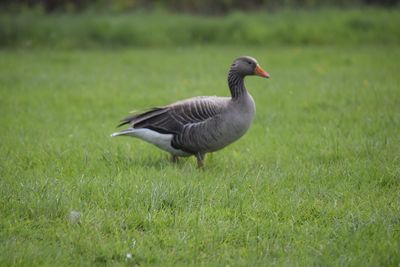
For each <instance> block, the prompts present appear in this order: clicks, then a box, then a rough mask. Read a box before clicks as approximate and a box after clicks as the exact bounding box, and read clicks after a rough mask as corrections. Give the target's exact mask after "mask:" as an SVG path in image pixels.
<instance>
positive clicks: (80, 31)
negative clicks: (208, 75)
mask: <svg viewBox="0 0 400 267" xmlns="http://www.w3.org/2000/svg"><path fill="white" fill-rule="evenodd" d="M398 25H400V10H399V9H393V10H389V9H367V8H363V9H350V10H349V9H332V8H325V9H321V10H318V11H317V12H316V10H314V11H310V10H283V11H282V10H281V11H279V12H275V13H273V12H270V13H235V14H230V15H228V16H224V17H202V16H189V15H178V14H176V15H173V16H171V15H170V14H168V13H163V12H152V13H145V12H136V13H127V14H124V13H122V14H121V13H117V14H100V15H99V14H97V13H82V14H76V15H71V14H54V15H51V16H50V15H43V14H41V13H34V12H27V13H20V14H13V13H10V14H7V13H4V12H2V13H0V46H1V47H16V46H17V47H43V46H45V47H55V46H56V47H62V48H77V47H78V48H81V47H85V48H90V47H107V48H108V47H132V46H135V47H148V46H153V47H165V46H187V45H191V44H199V43H200V44H222V45H227V44H230V45H232V44H234V45H253V46H254V45H271V44H296V45H299V44H301V45H303V44H316V45H321V44H323V45H332V44H365V43H373V44H380V43H385V44H388V43H391V44H400V27H398Z"/></svg>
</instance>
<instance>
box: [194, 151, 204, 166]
mask: <svg viewBox="0 0 400 267" xmlns="http://www.w3.org/2000/svg"><path fill="white" fill-rule="evenodd" d="M204 156H205V154H202V153H200V152H199V153H197V154H196V158H197V168H198V169H201V168H203V167H204Z"/></svg>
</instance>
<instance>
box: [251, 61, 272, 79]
mask: <svg viewBox="0 0 400 267" xmlns="http://www.w3.org/2000/svg"><path fill="white" fill-rule="evenodd" d="M254 75H258V76H261V77H264V78H269V73H268V72H266V71H265V70H263V69H262V68H261V67H260V65H258V64H257V66H256V69H255V70H254Z"/></svg>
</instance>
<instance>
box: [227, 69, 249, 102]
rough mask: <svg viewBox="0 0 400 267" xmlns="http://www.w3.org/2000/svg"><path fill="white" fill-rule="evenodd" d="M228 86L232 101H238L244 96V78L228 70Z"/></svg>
mask: <svg viewBox="0 0 400 267" xmlns="http://www.w3.org/2000/svg"><path fill="white" fill-rule="evenodd" d="M228 85H229V89H230V91H231V95H232V99H238V98H240V97H241V96H243V95H245V94H246V92H247V91H246V87H245V86H244V77H243V76H241V75H240V74H238V73H237V72H236V71H235V70H232V69H231V70H230V71H229V74H228Z"/></svg>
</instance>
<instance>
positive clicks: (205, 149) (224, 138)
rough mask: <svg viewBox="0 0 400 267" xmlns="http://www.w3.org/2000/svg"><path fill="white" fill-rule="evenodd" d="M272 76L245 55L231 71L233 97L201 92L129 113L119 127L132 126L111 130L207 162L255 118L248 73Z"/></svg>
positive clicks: (175, 154)
mask: <svg viewBox="0 0 400 267" xmlns="http://www.w3.org/2000/svg"><path fill="white" fill-rule="evenodd" d="M248 75H258V76H261V77H264V78H269V77H270V75H269V73H268V72H266V71H264V70H263V69H262V68H261V67H260V65H259V64H258V62H257V60H256V59H255V58H253V57H249V56H242V57H239V58H237V59H235V60H234V61H233V64H232V65H231V68H230V70H229V73H228V86H229V90H230V93H231V97H218V96H199V97H193V98H189V99H186V100H181V101H178V102H175V103H173V104H170V105H166V106H160V107H154V108H151V109H150V110H148V111H146V112H144V113H140V114H135V115H132V116H129V117H126V118H124V119H122V120H121V121H120V124H119V125H118V126H117V127H120V126H123V125H127V124H128V125H129V128H127V129H125V130H122V131H120V132H116V133H113V134H111V136H112V137H116V136H130V137H136V138H139V139H142V140H144V141H146V142H148V143H151V144H153V145H155V146H157V147H158V148H160V149H162V150H164V151H167V152H168V153H170V154H171V160H172V161H173V162H176V161H177V159H178V157H188V156H192V155H194V156H195V157H196V159H197V167H198V168H202V167H203V166H204V157H205V155H206V153H210V152H214V151H217V150H220V149H222V148H224V147H226V146H227V145H229V144H231V143H233V142H234V141H236V140H238V139H239V138H240V137H242V136H243V135H244V134H245V133H246V132H247V130H248V129H249V128H250V125H251V123H252V121H253V118H254V115H255V112H256V106H255V103H254V100H253V97H252V96H251V95H250V94H249V92H248V91H247V90H246V87H245V85H244V77H245V76H248Z"/></svg>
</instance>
